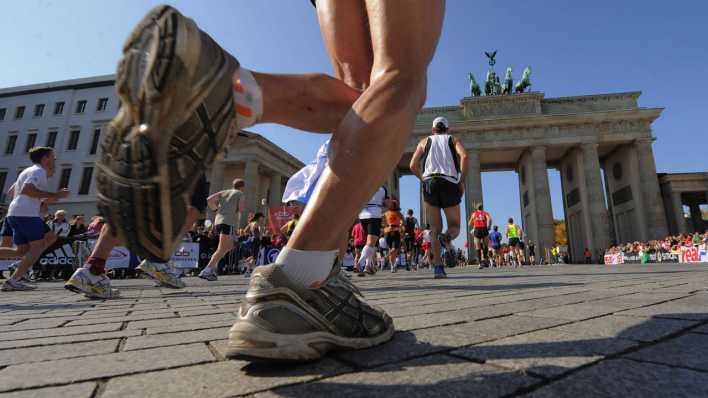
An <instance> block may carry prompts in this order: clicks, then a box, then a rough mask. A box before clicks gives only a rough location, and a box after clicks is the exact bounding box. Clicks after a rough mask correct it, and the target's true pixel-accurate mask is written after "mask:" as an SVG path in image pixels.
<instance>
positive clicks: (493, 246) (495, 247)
mask: <svg viewBox="0 0 708 398" xmlns="http://www.w3.org/2000/svg"><path fill="white" fill-rule="evenodd" d="M491 247H492V250H494V251H498V250H499V248H501V245H492V246H491Z"/></svg>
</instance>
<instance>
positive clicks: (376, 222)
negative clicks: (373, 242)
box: [361, 218, 381, 236]
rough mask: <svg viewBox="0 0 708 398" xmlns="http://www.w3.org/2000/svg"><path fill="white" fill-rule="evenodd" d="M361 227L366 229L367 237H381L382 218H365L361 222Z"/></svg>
mask: <svg viewBox="0 0 708 398" xmlns="http://www.w3.org/2000/svg"><path fill="white" fill-rule="evenodd" d="M361 226H362V227H364V232H366V234H367V235H374V236H381V219H380V218H365V219H363V220H361Z"/></svg>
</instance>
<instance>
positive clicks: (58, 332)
mask: <svg viewBox="0 0 708 398" xmlns="http://www.w3.org/2000/svg"><path fill="white" fill-rule="evenodd" d="M120 326H121V324H120V323H103V324H100V325H90V326H76V327H64V328H53V329H35V330H20V331H14V332H7V333H0V341H5V340H24V339H34V338H39V337H54V336H68V335H72V334H83V333H98V332H113V331H116V330H118V329H120ZM2 330H5V329H4V328H3V329H2Z"/></svg>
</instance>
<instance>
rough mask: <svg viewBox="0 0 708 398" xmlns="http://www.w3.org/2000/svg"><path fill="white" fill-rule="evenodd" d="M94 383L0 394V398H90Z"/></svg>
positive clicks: (94, 387)
mask: <svg viewBox="0 0 708 398" xmlns="http://www.w3.org/2000/svg"><path fill="white" fill-rule="evenodd" d="M94 390H96V383H77V384H71V385H68V386H61V387H45V388H37V389H32V390H24V391H16V392H8V393H4V394H0V398H91V396H92V395H93V392H94Z"/></svg>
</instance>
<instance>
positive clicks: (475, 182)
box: [460, 149, 483, 261]
mask: <svg viewBox="0 0 708 398" xmlns="http://www.w3.org/2000/svg"><path fill="white" fill-rule="evenodd" d="M464 178H465V181H464V184H465V219H464V220H461V223H463V224H464V225H467V222H468V221H469V219H470V217H471V216H472V213H473V212H474V210H475V208H476V207H477V205H478V204H480V203H482V199H483V195H482V167H481V165H480V162H479V149H468V150H467V175H465V177H464ZM464 225H460V233H463V232H464V231H467V235H466V236H465V240H466V241H467V242H469V243H468V244H467V258H468V259H469V260H470V261H471V260H472V259H475V258H477V253H476V252H475V250H474V240H473V239H472V235H470V234H469V232H470V231H468V230H467V228H465V227H464Z"/></svg>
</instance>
